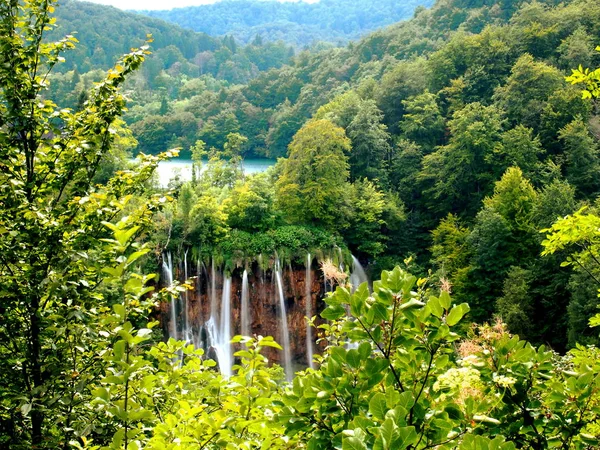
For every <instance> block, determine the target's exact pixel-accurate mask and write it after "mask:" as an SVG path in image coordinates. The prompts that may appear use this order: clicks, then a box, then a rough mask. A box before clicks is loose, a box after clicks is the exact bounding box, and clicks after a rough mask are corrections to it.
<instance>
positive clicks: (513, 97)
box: [494, 54, 564, 131]
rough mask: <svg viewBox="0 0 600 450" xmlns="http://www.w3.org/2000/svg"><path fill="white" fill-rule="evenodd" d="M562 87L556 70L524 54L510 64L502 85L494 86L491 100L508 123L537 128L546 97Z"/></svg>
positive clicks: (562, 80) (559, 74)
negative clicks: (513, 63)
mask: <svg viewBox="0 0 600 450" xmlns="http://www.w3.org/2000/svg"><path fill="white" fill-rule="evenodd" d="M562 86H564V77H563V75H562V74H561V73H560V71H559V70H558V69H556V68H554V67H552V66H549V65H547V64H545V63H543V62H538V61H535V60H534V58H533V56H531V55H529V54H525V55H523V56H521V57H520V58H519V59H518V60H517V62H516V63H515V65H514V66H513V68H512V70H511V75H510V77H508V79H507V80H506V84H505V85H504V86H500V87H499V88H497V89H496V92H495V93H494V100H495V101H496V103H497V104H498V106H499V107H500V108H502V109H503V110H504V111H505V112H506V114H507V116H508V119H509V121H510V123H511V124H512V125H517V124H521V125H524V126H526V127H529V128H533V129H534V130H536V131H538V129H539V127H538V123H539V116H540V114H541V112H542V110H543V109H544V106H545V103H546V100H547V99H548V97H549V96H550V95H551V94H552V93H553V92H554V91H555V90H557V89H559V88H561V87H562Z"/></svg>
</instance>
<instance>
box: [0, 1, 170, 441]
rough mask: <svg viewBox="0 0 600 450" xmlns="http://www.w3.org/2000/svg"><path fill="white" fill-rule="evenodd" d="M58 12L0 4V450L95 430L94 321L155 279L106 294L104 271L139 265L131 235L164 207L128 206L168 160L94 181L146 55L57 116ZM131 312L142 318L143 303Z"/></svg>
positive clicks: (130, 60)
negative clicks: (50, 93)
mask: <svg viewBox="0 0 600 450" xmlns="http://www.w3.org/2000/svg"><path fill="white" fill-rule="evenodd" d="M54 7H55V2H53V1H50V2H49V1H37V0H35V1H30V2H27V3H25V4H21V3H18V2H9V3H7V2H4V3H3V4H2V6H0V48H1V52H0V149H1V150H0V152H1V154H2V158H1V159H2V163H0V192H1V194H0V235H1V236H2V238H1V239H0V250H1V253H2V257H1V258H2V262H1V266H0V279H1V280H2V282H1V284H0V298H2V308H1V314H2V326H1V327H0V361H1V362H0V364H1V367H2V372H3V373H4V374H6V377H4V378H3V380H2V396H1V399H0V402H1V403H0V427H1V429H2V430H3V432H2V445H7V446H9V447H11V448H58V447H65V448H66V447H67V446H68V444H67V442H68V441H69V440H70V439H72V438H75V437H77V436H81V435H86V434H89V433H90V432H92V428H93V426H94V414H93V412H92V411H91V410H90V408H89V405H90V401H91V398H92V393H91V388H92V386H93V384H94V383H96V382H97V381H98V380H99V379H100V377H101V376H102V375H103V371H104V369H105V367H106V366H105V364H104V361H103V360H102V358H101V357H100V356H99V355H101V354H102V353H103V352H105V351H106V349H107V347H108V346H109V345H110V343H111V340H110V339H107V336H106V335H105V334H103V333H104V331H103V330H102V328H101V327H99V326H98V323H99V322H100V321H102V320H103V319H104V318H105V317H106V316H107V314H110V313H108V312H107V311H109V308H110V305H111V304H113V303H115V304H117V303H119V302H120V301H123V300H124V296H126V295H127V294H128V293H130V292H133V291H135V293H136V295H137V296H138V297H139V295H141V291H140V290H141V289H142V288H141V287H140V286H141V284H144V283H145V282H146V281H148V280H149V279H151V278H150V277H142V276H137V277H133V276H132V278H130V279H129V281H128V284H127V285H126V287H123V286H121V289H124V290H119V289H117V290H116V291H114V289H113V287H114V286H112V285H111V283H110V280H109V277H108V275H107V274H108V273H109V272H111V271H118V272H119V274H122V275H123V276H124V274H125V273H126V272H127V271H129V270H131V269H132V268H133V266H134V265H137V263H136V260H137V259H138V258H140V257H141V256H143V255H144V254H145V253H146V252H147V249H145V248H143V246H139V244H137V243H134V242H133V239H134V238H135V237H137V236H139V234H140V233H142V232H143V231H144V230H146V229H147V228H148V227H149V223H150V220H151V216H152V214H153V212H154V211H156V210H158V209H160V205H161V204H162V203H164V202H166V200H167V199H166V198H165V197H163V196H162V195H160V194H159V195H155V196H150V197H138V198H136V199H134V196H139V195H140V194H141V192H142V190H143V186H144V183H145V182H146V181H147V180H148V178H149V177H150V176H151V174H152V170H153V169H154V168H155V167H156V165H157V163H158V161H159V160H160V159H164V157H165V155H163V156H161V157H160V158H158V157H144V158H142V162H141V164H140V166H139V167H138V168H136V170H134V171H122V172H118V173H117V174H116V175H115V176H114V177H112V178H111V179H110V180H108V181H105V183H104V184H97V185H94V184H93V182H94V179H95V177H96V175H97V174H99V173H101V172H103V171H105V172H107V171H106V170H105V168H103V167H102V165H103V163H104V162H105V161H106V157H107V156H109V154H110V148H111V144H112V143H113V142H114V141H115V133H116V131H117V129H118V127H120V122H119V117H120V116H121V115H122V113H123V110H124V107H125V100H124V98H123V96H122V94H121V93H120V90H119V88H120V87H121V85H122V84H123V82H124V80H125V78H126V77H127V76H129V74H131V73H132V72H133V71H134V70H135V69H137V68H138V67H139V65H140V64H141V62H142V60H143V59H144V56H145V55H146V54H147V51H146V47H143V48H141V49H137V50H133V51H132V52H131V53H129V54H127V55H125V56H123V57H122V58H121V59H120V60H119V62H118V64H117V65H115V67H114V68H113V69H111V70H109V71H108V73H107V76H106V78H104V79H103V80H102V81H101V82H99V83H98V84H97V85H96V86H95V87H94V89H93V90H92V91H91V92H90V94H89V97H88V98H89V99H88V100H87V101H86V102H85V103H83V104H82V105H81V109H80V110H78V111H72V110H69V109H60V108H59V107H57V105H56V104H54V103H53V102H52V101H50V100H48V99H46V91H47V88H48V75H49V72H50V71H52V69H53V68H54V66H55V65H56V64H58V63H60V62H61V61H62V59H63V57H62V56H61V54H62V53H63V52H64V51H65V50H67V49H69V48H71V47H73V45H74V42H75V39H74V38H73V37H72V36H67V37H65V38H64V39H62V40H60V41H58V42H54V43H46V42H44V41H43V40H42V37H43V36H44V34H45V32H46V31H47V30H49V29H50V28H52V27H53V24H54V20H53V19H52V18H51V14H52V12H53V11H54ZM115 221H118V225H111V222H115ZM134 224H135V225H134ZM111 236H112V237H114V239H112V240H107V239H109V238H110V237H111ZM103 242H106V243H109V245H107V246H104V245H103ZM116 249H117V250H116ZM115 251H117V252H118V253H119V256H118V260H117V265H116V267H115V266H113V264H114V263H115V261H114V259H113V258H114V257H115V255H114V252H115ZM144 292H146V291H144ZM131 308H132V314H139V313H142V314H147V313H148V309H147V304H146V305H142V304H140V303H138V304H137V305H131Z"/></svg>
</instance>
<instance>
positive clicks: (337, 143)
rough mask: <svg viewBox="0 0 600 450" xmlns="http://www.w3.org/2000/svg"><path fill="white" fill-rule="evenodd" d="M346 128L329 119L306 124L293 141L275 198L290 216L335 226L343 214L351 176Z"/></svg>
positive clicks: (295, 218)
mask: <svg viewBox="0 0 600 450" xmlns="http://www.w3.org/2000/svg"><path fill="white" fill-rule="evenodd" d="M349 150H350V141H349V140H348V138H347V137H346V135H345V133H344V130H343V129H341V128H339V127H336V126H335V125H333V124H332V123H331V122H329V121H328V120H316V121H313V122H310V123H308V124H307V125H305V126H304V127H303V128H302V129H301V130H300V131H299V132H298V133H297V134H296V136H294V140H293V141H292V143H291V144H290V149H289V153H290V156H289V158H288V159H287V160H284V161H283V163H282V174H281V176H280V178H279V179H278V180H277V183H276V185H275V188H276V199H277V203H278V205H279V209H280V210H281V211H282V212H283V213H284V214H285V216H286V217H287V218H288V220H294V221H297V222H300V223H304V224H311V225H324V226H325V227H329V228H332V227H333V226H334V225H335V224H336V222H337V221H338V220H339V219H340V218H341V211H342V208H341V206H342V205H343V204H344V201H345V189H344V187H345V184H346V182H347V181H346V180H347V179H348V163H347V156H346V153H347V152H348V151H349Z"/></svg>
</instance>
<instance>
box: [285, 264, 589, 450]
mask: <svg viewBox="0 0 600 450" xmlns="http://www.w3.org/2000/svg"><path fill="white" fill-rule="evenodd" d="M426 283H427V280H425V279H417V278H416V277H413V276H411V275H409V274H408V273H406V272H404V271H403V270H401V269H400V268H398V267H397V268H395V269H394V270H393V271H390V272H386V271H384V272H383V273H382V279H381V280H380V281H376V282H375V283H374V284H373V292H372V293H369V291H368V288H367V286H366V284H363V285H361V287H360V288H359V289H358V290H357V291H356V292H354V293H353V294H351V293H350V292H349V291H348V290H347V289H346V288H344V287H338V288H337V289H336V291H335V293H333V294H332V295H331V296H330V297H329V298H328V299H327V300H326V301H327V304H328V307H327V308H326V309H325V310H324V311H323V313H322V315H323V317H325V318H327V319H329V320H330V321H331V322H330V323H327V324H325V325H322V326H321V328H322V329H323V330H324V332H325V335H326V339H327V344H328V345H327V349H326V351H325V353H324V355H323V356H322V357H318V361H319V363H320V366H319V368H318V369H315V370H310V369H307V370H306V371H305V372H304V373H300V374H299V375H298V376H297V377H296V378H295V379H294V382H293V385H292V387H291V389H289V391H288V392H287V393H286V395H285V396H284V397H283V403H284V405H285V407H284V408H283V410H282V411H281V414H280V415H279V423H281V424H284V425H285V426H286V430H287V433H288V434H289V435H290V436H292V437H294V438H295V439H298V440H299V441H300V442H305V443H306V446H307V447H308V448H317V449H329V448H342V449H384V448H389V449H392V448H394V449H403V448H412V449H419V448H432V447H437V448H461V449H469V448H506V449H510V448H517V446H518V447H521V448H549V447H551V446H563V447H564V448H585V446H586V445H592V446H593V445H595V443H596V442H597V439H598V436H597V433H596V432H595V431H592V430H593V428H592V427H590V424H592V423H596V422H597V420H598V414H599V413H600V410H598V406H597V401H596V399H597V397H596V396H597V389H598V383H599V378H598V376H597V373H596V372H595V369H594V368H593V367H592V366H594V365H597V361H598V359H597V357H596V358H595V357H593V356H591V355H590V354H589V353H588V351H587V350H585V349H583V348H581V349H579V350H578V351H577V352H574V353H573V354H572V355H571V356H570V357H568V358H565V359H564V360H560V359H558V358H557V357H556V356H555V355H554V354H553V353H552V352H549V351H547V350H546V349H545V348H543V347H541V348H539V349H536V348H534V347H532V346H531V345H530V344H528V343H526V342H524V341H521V340H519V338H518V337H517V336H511V335H510V334H509V333H507V332H506V330H505V329H504V327H503V325H502V324H501V323H497V324H496V325H494V326H489V325H484V326H481V327H475V328H474V329H473V331H472V332H471V335H470V337H469V338H465V339H462V340H461V338H460V335H459V334H457V333H456V331H455V330H456V328H457V326H458V324H459V323H460V321H461V319H462V318H463V316H464V315H465V314H466V313H467V312H468V309H469V308H468V306H467V305H466V304H460V305H456V304H454V305H453V304H452V300H451V298H450V296H449V294H448V292H447V291H442V292H441V293H440V294H439V296H435V295H433V293H432V292H431V291H429V290H428V289H427V287H426ZM347 310H349V311H350V313H349V316H347V314H348V313H347ZM348 342H350V343H351V345H348ZM592 351H593V350H592ZM580 396H581V397H582V399H580Z"/></svg>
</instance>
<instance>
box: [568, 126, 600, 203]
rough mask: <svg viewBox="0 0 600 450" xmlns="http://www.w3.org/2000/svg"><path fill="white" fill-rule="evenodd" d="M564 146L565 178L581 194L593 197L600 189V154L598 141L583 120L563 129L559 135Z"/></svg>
mask: <svg viewBox="0 0 600 450" xmlns="http://www.w3.org/2000/svg"><path fill="white" fill-rule="evenodd" d="M558 136H559V138H560V140H561V141H562V143H563V145H564V154H565V157H566V158H565V176H566V178H567V181H568V182H569V183H570V184H572V185H573V186H575V187H576V188H577V189H578V191H579V193H580V194H583V195H585V196H591V195H592V194H594V193H596V192H598V189H600V180H599V179H598V171H599V170H600V154H599V150H598V144H597V143H596V139H594V138H593V137H592V135H591V134H590V132H589V131H588V128H587V125H586V124H585V123H584V122H583V120H581V119H576V120H574V121H573V122H571V123H569V124H568V125H567V126H565V127H564V128H562V129H561V130H560V131H559V134H558Z"/></svg>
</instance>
